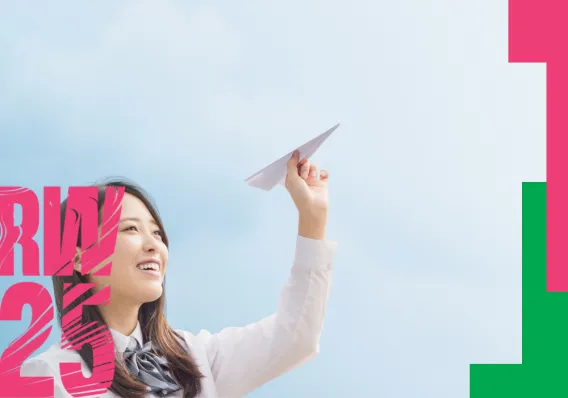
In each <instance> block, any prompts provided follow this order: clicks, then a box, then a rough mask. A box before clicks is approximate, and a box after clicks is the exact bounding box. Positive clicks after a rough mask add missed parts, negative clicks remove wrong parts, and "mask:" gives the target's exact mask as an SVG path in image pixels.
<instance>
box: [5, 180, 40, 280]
mask: <svg viewBox="0 0 568 398" xmlns="http://www.w3.org/2000/svg"><path fill="white" fill-rule="evenodd" d="M15 204H19V205H20V206H22V223H21V225H20V226H16V225H14V205H15ZM38 227H39V202H38V199H37V196H36V194H35V193H34V192H33V191H31V190H29V189H27V188H21V187H0V276H13V275H14V247H15V246H16V243H18V244H20V246H21V247H22V262H23V274H24V276H39V247H38V245H37V242H36V241H35V240H34V236H35V234H36V233H37V230H38Z"/></svg>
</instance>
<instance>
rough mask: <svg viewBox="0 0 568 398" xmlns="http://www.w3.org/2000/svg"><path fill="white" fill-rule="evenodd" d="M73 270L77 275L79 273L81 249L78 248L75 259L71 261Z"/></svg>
mask: <svg viewBox="0 0 568 398" xmlns="http://www.w3.org/2000/svg"><path fill="white" fill-rule="evenodd" d="M73 269H74V270H75V271H77V272H78V273H79V274H80V273H81V249H80V248H79V247H78V248H77V249H76V252H75V258H74V259H73Z"/></svg>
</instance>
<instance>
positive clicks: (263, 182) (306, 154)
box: [245, 124, 339, 191]
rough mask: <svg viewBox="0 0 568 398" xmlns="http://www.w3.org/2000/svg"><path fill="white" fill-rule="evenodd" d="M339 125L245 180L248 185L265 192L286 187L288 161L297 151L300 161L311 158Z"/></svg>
mask: <svg viewBox="0 0 568 398" xmlns="http://www.w3.org/2000/svg"><path fill="white" fill-rule="evenodd" d="M338 127H339V124H336V125H335V126H333V127H332V128H330V129H329V130H327V131H326V132H325V133H323V134H320V135H318V136H317V137H316V138H314V139H312V140H310V141H308V142H306V143H305V144H304V145H302V146H301V147H299V148H295V149H294V150H292V151H290V152H288V154H286V155H284V156H282V157H281V158H280V159H278V160H276V161H275V162H273V163H271V164H270V165H268V166H266V167H265V168H263V169H262V170H260V171H258V172H256V173H254V174H253V175H252V176H250V177H249V178H247V179H246V180H245V182H246V183H248V185H250V186H251V187H255V188H260V189H263V190H265V191H270V190H271V189H272V188H274V187H275V186H276V185H282V186H284V185H285V182H286V175H287V174H288V160H290V158H291V157H292V154H293V153H294V151H295V150H298V151H300V158H299V159H300V160H302V159H304V158H308V159H309V158H310V156H313V154H314V153H316V151H317V150H318V148H319V147H320V146H321V144H323V142H324V141H325V140H326V139H327V138H328V137H329V136H330V135H331V133H333V132H334V131H335V130H336V129H337V128H338Z"/></svg>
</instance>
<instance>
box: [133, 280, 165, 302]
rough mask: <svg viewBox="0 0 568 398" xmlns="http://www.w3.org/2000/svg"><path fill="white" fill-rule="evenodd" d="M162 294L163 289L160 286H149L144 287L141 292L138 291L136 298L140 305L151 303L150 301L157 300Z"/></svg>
mask: <svg viewBox="0 0 568 398" xmlns="http://www.w3.org/2000/svg"><path fill="white" fill-rule="evenodd" d="M163 293H164V289H163V287H162V285H161V284H160V285H157V284H156V285H154V286H152V285H150V286H147V287H145V288H144V289H143V290H140V291H139V292H138V294H137V296H138V297H139V299H140V302H142V303H151V302H152V301H156V300H157V299H159V298H160V297H161V296H162V294H163Z"/></svg>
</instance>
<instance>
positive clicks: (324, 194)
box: [285, 151, 329, 239]
mask: <svg viewBox="0 0 568 398" xmlns="http://www.w3.org/2000/svg"><path fill="white" fill-rule="evenodd" d="M319 174H320V175H319V176H318V167H317V166H316V164H315V163H310V162H309V161H308V160H307V158H304V159H303V160H302V161H299V153H298V151H295V152H294V154H293V156H292V157H291V158H290V160H289V161H288V174H287V175H286V184H285V185H286V189H287V190H288V192H289V193H290V196H291V197H292V200H293V201H294V204H295V205H296V208H297V209H298V212H299V217H300V223H299V234H300V235H302V236H304V237H307V238H311V239H324V237H325V227H326V224H327V211H328V207H329V200H328V189H327V184H328V178H329V175H328V173H327V171H326V170H321V172H320V173H319Z"/></svg>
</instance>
